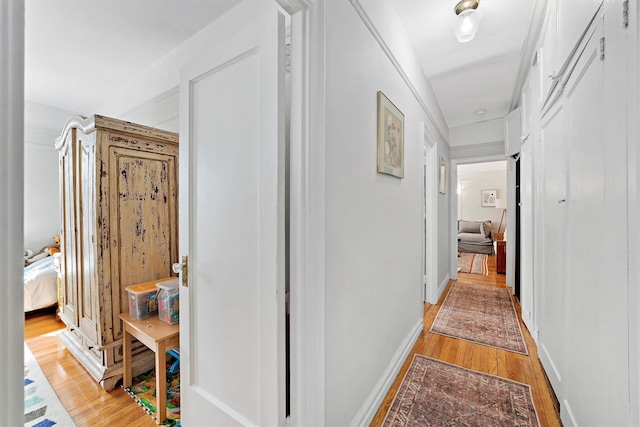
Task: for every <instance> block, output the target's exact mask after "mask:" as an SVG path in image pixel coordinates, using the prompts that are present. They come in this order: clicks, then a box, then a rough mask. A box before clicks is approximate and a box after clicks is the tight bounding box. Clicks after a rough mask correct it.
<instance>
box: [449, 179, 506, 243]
mask: <svg viewBox="0 0 640 427" xmlns="http://www.w3.org/2000/svg"><path fill="white" fill-rule="evenodd" d="M458 186H459V187H460V190H461V192H460V195H459V198H460V200H459V204H458V206H459V210H458V218H459V219H463V220H465V221H485V220H491V228H492V229H493V232H494V233H495V232H498V227H499V225H500V217H501V216H502V209H496V208H494V207H483V206H482V203H481V198H480V194H481V191H482V190H498V193H497V197H498V198H499V199H505V201H506V199H507V172H506V170H502V171H477V172H472V173H468V174H465V175H460V174H458ZM505 224H506V215H505V218H504V219H503V221H502V230H501V231H504V228H505Z"/></svg>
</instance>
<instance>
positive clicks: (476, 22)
mask: <svg viewBox="0 0 640 427" xmlns="http://www.w3.org/2000/svg"><path fill="white" fill-rule="evenodd" d="M481 18H482V15H481V14H480V11H479V10H477V9H466V10H463V11H462V12H460V13H459V14H458V15H456V16H455V17H454V21H453V31H454V32H455V34H456V38H457V39H458V41H459V42H460V43H467V42H469V41H471V40H473V38H474V37H475V35H476V32H477V31H478V27H480V20H481Z"/></svg>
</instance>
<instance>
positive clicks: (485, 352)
mask: <svg viewBox="0 0 640 427" xmlns="http://www.w3.org/2000/svg"><path fill="white" fill-rule="evenodd" d="M458 280H459V281H460V282H466V283H478V284H484V285H487V286H497V287H504V286H505V276H504V275H502V274H496V273H495V256H492V257H489V275H488V276H481V275H477V274H460V275H459V278H458ZM450 286H451V283H450V284H449V287H450ZM448 290H449V288H447V289H446V290H445V292H444V294H443V296H442V298H441V299H440V301H439V302H438V304H437V305H430V304H425V310H424V331H423V332H422V334H421V335H420V337H419V338H418V341H417V342H416V344H415V346H414V348H413V350H412V352H411V354H410V355H409V357H408V358H407V361H406V362H405V363H404V365H403V367H402V369H401V370H400V373H399V374H398V377H397V378H396V381H395V382H394V384H393V385H392V387H391V389H390V390H389V393H388V394H387V396H386V398H385V400H384V402H383V403H382V405H381V406H380V408H379V410H378V412H377V414H376V416H375V417H374V419H373V421H372V423H371V426H379V425H381V424H382V421H383V420H384V417H385V414H386V412H387V410H388V408H389V406H390V405H391V402H392V401H393V397H394V395H395V392H396V391H397V389H398V387H399V386H400V382H401V381H402V378H403V377H404V375H405V373H406V371H407V369H408V368H409V364H410V363H411V362H410V361H411V359H412V358H413V354H415V353H418V354H423V355H426V356H429V357H433V358H436V359H440V360H443V361H446V362H449V363H454V364H456V365H459V366H463V367H466V368H470V369H473V370H476V371H479V372H485V373H488V374H493V375H498V376H501V377H504V378H509V379H512V380H515V381H519V382H523V383H526V384H530V385H531V390H532V393H533V400H534V404H535V406H536V409H537V411H538V417H539V418H540V424H541V425H542V426H543V427H545V426H560V425H561V424H560V422H559V420H558V417H557V415H556V414H557V413H556V410H555V407H554V398H553V397H552V395H551V393H550V392H549V390H548V388H547V384H546V381H545V377H544V374H543V371H542V367H541V365H540V362H539V360H538V352H537V348H536V346H535V342H534V341H533V339H532V338H531V336H530V334H529V332H528V331H527V329H526V327H525V326H524V324H522V323H521V325H522V330H523V333H524V336H525V340H526V342H527V346H528V348H529V353H530V355H529V356H523V355H520V354H517V353H512V352H508V351H503V350H497V349H494V348H490V347H485V346H482V345H479V344H473V343H469V342H466V341H461V340H457V339H454V338H448V337H444V336H442V335H436V334H432V333H429V332H428V331H429V329H430V328H431V323H432V322H433V320H434V318H435V316H436V314H437V312H438V309H439V308H440V305H441V304H442V302H443V301H444V296H445V295H446V293H447V292H448ZM516 309H517V310H518V311H519V305H518V304H517V301H516ZM518 314H519V313H518ZM62 329H64V325H63V324H62V322H59V321H57V320H56V316H55V313H54V312H52V311H51V312H43V313H38V314H36V315H29V316H28V317H27V319H26V320H25V341H26V343H27V345H28V346H29V348H30V349H31V351H32V352H33V354H34V355H35V357H36V359H37V360H38V363H39V364H40V366H41V367H42V370H43V371H44V373H45V375H46V376H47V378H48V379H49V382H50V383H51V385H52V386H53V388H54V389H55V391H56V393H57V394H58V396H59V397H60V400H61V401H62V403H63V405H64V406H65V408H66V409H67V411H68V412H69V414H70V415H71V417H72V418H73V420H74V422H75V423H76V424H77V425H78V427H82V426H98V425H100V426H102V425H112V426H140V427H146V426H149V427H151V426H155V425H156V424H155V422H154V421H153V420H152V419H151V417H149V416H148V415H147V414H145V413H144V412H143V411H142V409H141V408H140V407H138V405H137V404H136V403H135V402H134V401H133V400H132V399H131V398H130V397H129V396H128V395H127V394H126V393H125V392H124V391H123V390H122V389H121V388H116V389H115V390H113V391H111V392H109V393H107V392H105V391H104V390H103V389H102V388H101V387H100V386H99V385H98V384H97V383H95V382H94V381H93V379H92V378H91V377H90V376H89V374H88V373H87V372H86V371H85V369H84V368H83V367H82V365H80V364H79V363H78V362H77V361H76V359H75V358H74V357H73V356H72V355H71V354H70V353H69V351H68V350H66V348H65V347H64V346H63V345H62V344H61V343H60V341H59V340H58V338H57V337H56V336H55V334H56V333H57V332H59V331H61V330H62Z"/></svg>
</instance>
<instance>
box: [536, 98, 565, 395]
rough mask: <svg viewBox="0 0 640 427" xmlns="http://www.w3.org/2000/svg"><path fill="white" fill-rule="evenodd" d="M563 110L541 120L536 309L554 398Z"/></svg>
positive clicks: (560, 322) (561, 317)
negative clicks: (539, 258) (539, 265)
mask: <svg viewBox="0 0 640 427" xmlns="http://www.w3.org/2000/svg"><path fill="white" fill-rule="evenodd" d="M564 129H565V108H564V106H563V105H562V103H560V104H558V105H556V106H554V107H553V108H552V109H551V110H550V111H549V112H548V113H547V115H545V116H544V117H543V118H542V121H541V138H540V141H541V144H542V165H541V166H542V168H543V170H544V174H543V175H544V177H543V182H542V198H541V200H540V202H541V204H542V218H540V219H538V221H540V222H541V223H542V236H541V237H542V241H543V242H542V246H543V247H544V248H545V249H544V252H543V253H542V268H541V272H542V274H541V277H540V280H538V284H539V287H540V290H539V296H540V301H539V304H537V305H538V307H539V308H538V309H537V312H538V319H539V322H538V330H539V342H538V346H539V355H540V360H541V361H542V364H543V365H544V367H545V370H546V372H547V376H548V377H549V380H550V381H551V384H552V385H553V388H554V390H555V391H556V394H561V390H562V389H563V382H562V381H563V379H564V372H565V363H564V347H565V343H564V339H565V330H566V326H565V297H566V295H565V277H564V276H565V242H566V234H565V230H566V228H565V218H566V198H567V187H566V155H565V152H566V148H565V131H564Z"/></svg>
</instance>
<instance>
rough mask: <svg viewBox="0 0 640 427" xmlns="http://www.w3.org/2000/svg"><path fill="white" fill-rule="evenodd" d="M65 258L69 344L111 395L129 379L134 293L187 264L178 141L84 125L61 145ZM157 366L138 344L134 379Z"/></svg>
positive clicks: (76, 124)
mask: <svg viewBox="0 0 640 427" xmlns="http://www.w3.org/2000/svg"><path fill="white" fill-rule="evenodd" d="M56 149H57V150H58V151H59V160H60V197H61V200H60V202H61V209H62V211H61V219H62V226H61V230H60V234H61V242H60V248H61V252H62V262H61V296H62V298H61V299H62V301H61V305H60V307H59V315H60V318H61V319H62V320H63V321H64V323H65V324H66V329H65V330H64V331H63V332H62V333H60V334H59V337H60V340H61V341H62V342H63V343H64V344H65V346H66V347H67V348H68V349H69V351H70V352H71V353H73V355H74V356H75V357H76V358H77V359H78V360H79V361H80V362H81V363H82V364H83V366H84V367H85V368H86V369H87V371H88V372H89V373H90V374H91V375H92V376H93V377H94V378H95V379H96V381H98V382H99V383H100V384H101V385H102V386H103V387H104V389H105V390H111V389H113V388H114V387H115V385H116V382H117V381H118V380H119V379H120V378H122V325H121V321H120V319H119V318H118V316H119V314H120V313H121V312H127V311H128V309H129V307H128V299H127V297H128V296H127V292H126V291H125V288H126V287H127V286H129V285H133V284H136V283H141V282H147V281H151V280H155V279H160V278H164V277H169V276H171V275H172V273H171V265H172V263H173V262H174V261H176V260H177V259H178V256H177V253H178V252H177V250H178V135H177V134H176V133H172V132H167V131H162V130H158V129H155V128H152V127H148V126H141V125H137V124H133V123H129V122H125V121H120V120H116V119H112V118H108V117H104V116H99V115H94V116H91V117H88V118H84V117H80V116H77V117H74V118H72V119H71V120H69V121H68V122H67V124H66V126H65V128H64V130H63V132H62V135H61V136H60V137H59V138H58V139H57V140H56ZM153 364H154V355H153V353H152V352H151V351H149V350H147V349H146V347H144V346H142V345H141V344H138V346H134V364H133V365H134V366H133V368H134V374H135V373H136V372H141V371H142V370H143V369H145V368H146V367H151V366H153Z"/></svg>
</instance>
